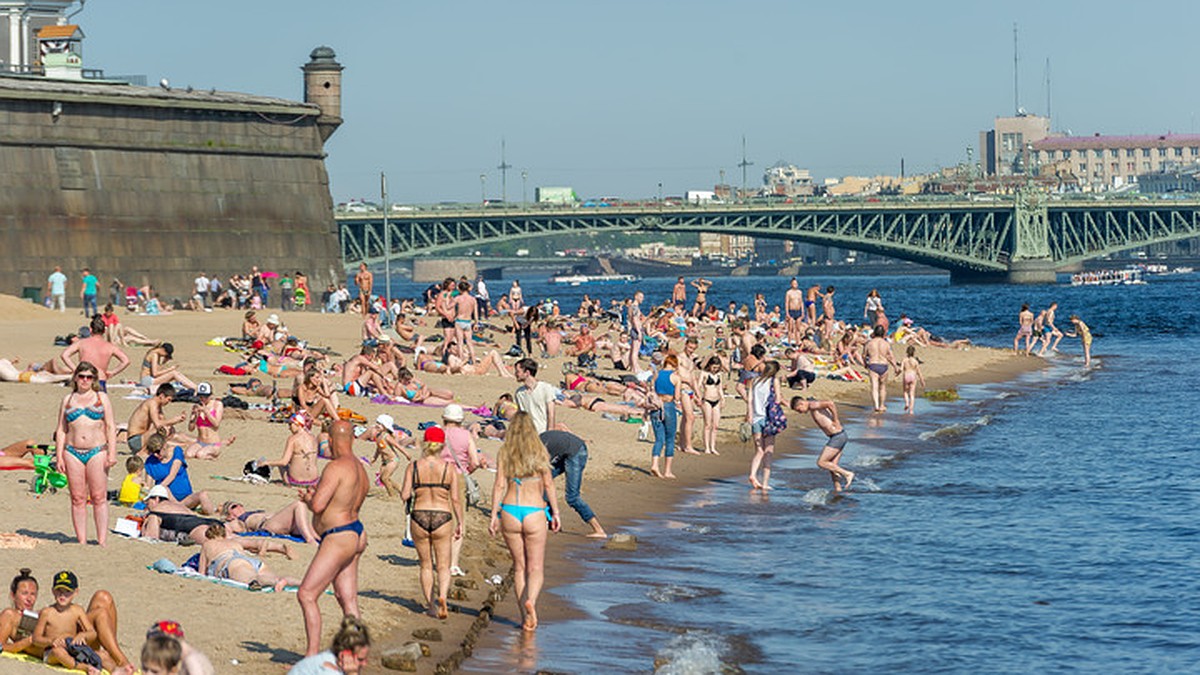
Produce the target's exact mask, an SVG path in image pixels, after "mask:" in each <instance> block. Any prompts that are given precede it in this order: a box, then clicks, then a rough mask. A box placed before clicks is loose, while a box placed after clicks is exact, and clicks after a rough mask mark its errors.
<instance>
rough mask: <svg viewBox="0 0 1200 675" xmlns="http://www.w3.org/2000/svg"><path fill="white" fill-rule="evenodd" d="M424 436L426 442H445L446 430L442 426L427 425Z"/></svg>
mask: <svg viewBox="0 0 1200 675" xmlns="http://www.w3.org/2000/svg"><path fill="white" fill-rule="evenodd" d="M424 438H425V442H426V443H445V442H446V432H445V431H442V428H441V427H426V429H425V437H424Z"/></svg>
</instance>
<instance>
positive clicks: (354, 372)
mask: <svg viewBox="0 0 1200 675" xmlns="http://www.w3.org/2000/svg"><path fill="white" fill-rule="evenodd" d="M374 355H375V350H374V349H372V348H371V347H366V346H364V347H363V348H362V349H361V350H360V351H359V353H358V354H356V355H354V356H352V357H350V359H349V360H348V361H346V363H344V364H342V391H344V392H346V393H347V394H349V395H350V396H366V395H367V392H369V391H371V390H372V389H374V391H376V392H382V393H391V391H390V390H389V389H388V387H387V385H386V383H385V382H384V380H383V373H381V372H380V371H379V368H378V367H377V366H376V365H375V363H374V362H373V361H372V360H371V357H372V356H374Z"/></svg>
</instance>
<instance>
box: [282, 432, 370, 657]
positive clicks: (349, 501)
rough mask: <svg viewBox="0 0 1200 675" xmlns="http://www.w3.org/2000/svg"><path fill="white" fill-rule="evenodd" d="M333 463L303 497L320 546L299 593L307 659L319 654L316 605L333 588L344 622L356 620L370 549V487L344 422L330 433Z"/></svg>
mask: <svg viewBox="0 0 1200 675" xmlns="http://www.w3.org/2000/svg"><path fill="white" fill-rule="evenodd" d="M329 437H330V446H331V448H332V453H333V460H332V461H330V462H329V464H327V465H326V466H325V469H324V471H322V472H321V478H320V479H319V480H318V481H317V485H316V487H310V488H305V489H303V490H301V491H300V499H301V500H302V501H303V502H304V503H305V504H307V505H308V507H309V508H310V509H312V512H313V528H314V529H315V530H316V531H317V532H318V533H319V534H318V535H317V539H318V540H319V541H320V545H319V546H318V547H317V554H316V555H315V556H313V559H312V563H311V564H309V566H308V572H306V573H305V574H304V580H303V581H302V582H300V589H299V590H298V591H297V593H296V597H297V599H298V600H299V601H300V611H301V612H302V613H303V614H304V632H305V635H306V636H307V638H308V646H307V648H306V649H305V652H304V655H305V656H312V655H314V654H316V653H318V652H320V651H321V609H320V607H318V606H317V600H318V598H320V597H321V594H322V593H324V592H325V589H326V588H328V587H329V584H331V583H332V584H333V594H334V596H335V597H336V598H337V601H338V604H339V605H341V607H342V613H343V614H344V615H345V616H354V617H358V616H359V612H358V561H359V558H361V557H362V553H363V551H364V550H366V548H367V535H366V533H365V532H364V531H363V525H362V522H360V521H359V519H358V511H359V509H361V508H362V504H363V501H364V500H366V498H367V490H368V489H370V487H371V483H370V480H369V479H368V478H367V472H366V470H365V469H364V468H363V464H362V462H360V461H359V460H358V458H357V457H355V456H354V452H353V448H352V447H351V446H352V444H353V442H354V428H353V426H351V424H350V423H349V422H347V421H345V420H338V421H337V422H334V423H333V428H332V429H330V432H329Z"/></svg>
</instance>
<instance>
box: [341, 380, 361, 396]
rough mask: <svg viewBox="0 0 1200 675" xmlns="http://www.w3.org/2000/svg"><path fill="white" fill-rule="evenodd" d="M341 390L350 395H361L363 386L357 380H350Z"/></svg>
mask: <svg viewBox="0 0 1200 675" xmlns="http://www.w3.org/2000/svg"><path fill="white" fill-rule="evenodd" d="M343 390H344V391H345V392H346V393H347V394H349V395H351V396H362V395H363V394H364V391H363V386H362V385H361V384H359V383H358V380H350V381H349V382H347V383H346V386H345V387H343Z"/></svg>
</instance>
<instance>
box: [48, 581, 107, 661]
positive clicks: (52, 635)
mask: <svg viewBox="0 0 1200 675" xmlns="http://www.w3.org/2000/svg"><path fill="white" fill-rule="evenodd" d="M53 591H54V604H52V605H50V606H49V607H47V608H45V609H43V610H42V611H41V613H39V614H38V622H37V627H36V628H34V629H33V644H34V646H36V647H41V648H43V649H44V650H45V651H44V652H43V654H42V660H43V661H45V662H46V664H47V665H51V666H63V667H65V668H68V669H71V670H82V671H84V672H86V673H88V674H89V675H95V674H98V673H100V666H101V662H100V655H99V654H97V653H96V652H95V651H94V650H93V649H92V648H91V647H88V646H87V643H88V641H90V640H95V639H96V628H95V627H94V626H93V625H92V621H91V619H89V618H88V615H87V612H86V611H84V609H83V608H82V607H80V606H79V605H76V604H74V602H72V601H73V600H74V599H75V595H76V594H77V593H78V592H79V579H78V578H76V576H75V574H74V573H72V572H68V571H66V570H64V571H62V572H59V573H58V574H55V575H54V587H53Z"/></svg>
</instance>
